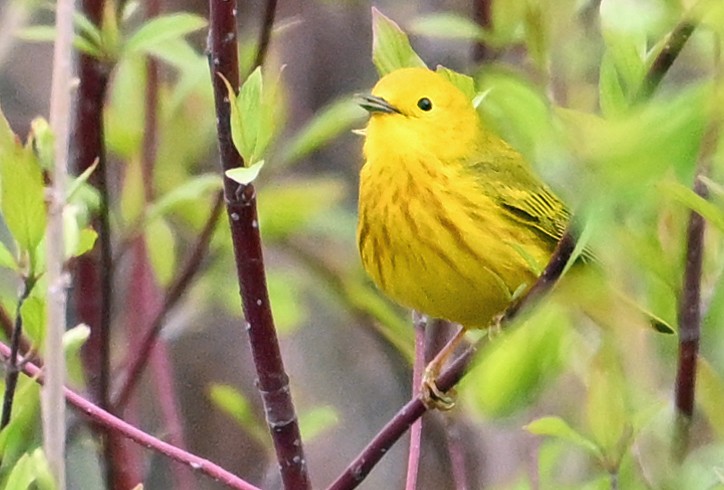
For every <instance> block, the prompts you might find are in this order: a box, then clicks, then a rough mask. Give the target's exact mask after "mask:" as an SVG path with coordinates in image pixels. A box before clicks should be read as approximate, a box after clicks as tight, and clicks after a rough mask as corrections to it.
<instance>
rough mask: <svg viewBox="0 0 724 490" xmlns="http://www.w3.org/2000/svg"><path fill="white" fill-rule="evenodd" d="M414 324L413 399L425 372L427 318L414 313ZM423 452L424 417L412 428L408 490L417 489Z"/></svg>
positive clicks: (418, 392)
mask: <svg viewBox="0 0 724 490" xmlns="http://www.w3.org/2000/svg"><path fill="white" fill-rule="evenodd" d="M412 324H413V326H414V327H415V363H414V364H413V369H412V397H413V398H415V397H416V396H417V395H419V394H420V385H421V383H422V374H423V372H424V371H425V363H426V359H425V330H426V327H427V325H428V319H427V316H425V315H424V314H421V313H418V312H417V311H413V312H412ZM421 450H422V417H420V418H419V419H417V420H416V421H415V422H414V423H413V424H412V427H410V451H409V454H408V457H407V479H406V483H405V489H406V490H415V489H416V488H417V476H418V473H419V468H420V456H421Z"/></svg>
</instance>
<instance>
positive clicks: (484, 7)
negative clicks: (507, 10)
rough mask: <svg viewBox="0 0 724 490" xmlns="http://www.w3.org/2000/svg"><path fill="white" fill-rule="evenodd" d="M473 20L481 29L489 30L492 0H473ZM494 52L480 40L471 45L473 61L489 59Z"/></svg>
mask: <svg viewBox="0 0 724 490" xmlns="http://www.w3.org/2000/svg"><path fill="white" fill-rule="evenodd" d="M473 20H474V21H475V22H476V23H477V24H478V25H479V26H480V27H482V28H483V29H485V30H490V29H491V28H492V26H493V0H473ZM494 55H495V53H494V52H493V50H492V49H491V48H490V46H488V45H487V44H485V43H484V42H482V41H478V42H477V43H475V45H473V61H475V62H476V63H480V62H482V61H486V60H490V59H491V58H493V56H494Z"/></svg>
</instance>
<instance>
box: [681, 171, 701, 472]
mask: <svg viewBox="0 0 724 490" xmlns="http://www.w3.org/2000/svg"><path fill="white" fill-rule="evenodd" d="M694 192H696V193H697V194H698V195H699V196H701V197H704V198H706V196H707V189H706V185H705V184H704V183H703V182H702V180H701V179H699V178H698V176H697V178H696V180H695V182H694ZM705 229H706V222H705V221H704V218H703V217H702V216H701V215H700V214H699V213H697V212H695V211H692V212H691V214H690V215H689V224H688V227H687V231H686V267H685V270H684V280H683V284H682V291H681V297H680V300H679V361H678V367H677V371H676V385H675V389H674V404H675V406H676V415H677V421H676V436H675V444H674V451H675V456H676V457H677V458H679V459H682V458H683V457H684V456H685V455H686V452H687V448H688V445H689V426H690V424H691V417H692V416H693V414H694V400H695V389H696V362H697V358H698V354H699V339H700V336H701V270H702V263H703V258H704V231H705Z"/></svg>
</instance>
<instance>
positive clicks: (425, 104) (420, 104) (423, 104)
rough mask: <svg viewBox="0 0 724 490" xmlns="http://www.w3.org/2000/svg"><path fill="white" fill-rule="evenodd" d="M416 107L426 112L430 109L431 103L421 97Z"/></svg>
mask: <svg viewBox="0 0 724 490" xmlns="http://www.w3.org/2000/svg"><path fill="white" fill-rule="evenodd" d="M417 107H419V108H420V109H422V110H423V111H426V112H427V111H429V110H430V109H432V102H431V101H430V99H428V98H427V97H423V98H422V99H420V100H418V101H417Z"/></svg>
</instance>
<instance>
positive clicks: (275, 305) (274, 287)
mask: <svg viewBox="0 0 724 490" xmlns="http://www.w3.org/2000/svg"><path fill="white" fill-rule="evenodd" d="M290 272H291V274H290ZM267 286H268V288H269V301H271V306H272V313H273V315H274V324H275V326H276V328H277V332H278V333H279V335H280V336H283V335H287V334H289V333H291V332H293V331H294V330H295V329H296V328H297V327H299V325H300V324H301V323H302V322H304V321H305V320H306V319H307V317H308V316H309V312H308V311H307V308H306V304H305V303H304V302H303V301H302V298H301V295H302V288H301V286H300V284H299V278H298V277H296V276H295V275H294V274H293V272H292V271H285V272H284V273H280V272H278V271H275V270H270V271H269V272H268V274H267Z"/></svg>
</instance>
